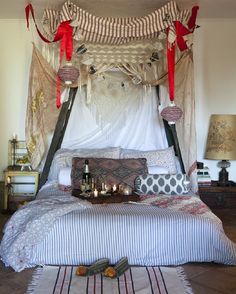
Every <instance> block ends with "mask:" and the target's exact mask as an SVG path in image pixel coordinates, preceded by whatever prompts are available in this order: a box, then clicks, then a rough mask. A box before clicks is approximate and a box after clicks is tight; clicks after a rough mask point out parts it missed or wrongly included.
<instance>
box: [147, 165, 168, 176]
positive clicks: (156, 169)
mask: <svg viewBox="0 0 236 294" xmlns="http://www.w3.org/2000/svg"><path fill="white" fill-rule="evenodd" d="M148 173H149V174H152V175H153V174H156V175H166V174H168V173H169V171H168V168H166V167H163V166H159V165H153V166H150V165H148Z"/></svg>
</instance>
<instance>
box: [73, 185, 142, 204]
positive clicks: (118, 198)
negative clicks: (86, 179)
mask: <svg viewBox="0 0 236 294" xmlns="http://www.w3.org/2000/svg"><path fill="white" fill-rule="evenodd" d="M72 195H73V196H75V197H78V198H80V199H83V200H87V201H89V202H91V203H92V204H102V203H122V202H128V201H135V202H137V201H139V196H138V195H137V194H132V195H123V194H119V193H113V194H110V195H99V196H98V197H94V196H91V197H84V196H83V195H81V191H80V190H76V189H74V190H72Z"/></svg>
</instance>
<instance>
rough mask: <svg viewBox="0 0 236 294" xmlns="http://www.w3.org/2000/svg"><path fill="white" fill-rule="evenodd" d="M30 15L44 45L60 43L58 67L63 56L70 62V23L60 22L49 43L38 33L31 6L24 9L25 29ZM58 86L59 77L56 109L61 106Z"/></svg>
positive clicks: (71, 31) (71, 29) (71, 44)
mask: <svg viewBox="0 0 236 294" xmlns="http://www.w3.org/2000/svg"><path fill="white" fill-rule="evenodd" d="M30 13H31V15H32V18H33V21H34V24H35V27H36V30H37V32H38V34H39V36H40V38H41V39H42V40H43V41H44V42H46V43H54V42H58V41H60V65H61V63H62V59H63V56H64V54H66V60H67V61H70V60H71V58H72V53H73V28H72V27H71V25H70V21H64V22H62V23H61V24H60V25H59V27H58V29H57V32H56V35H55V37H54V39H53V41H49V40H48V39H46V38H45V37H44V36H43V35H42V33H41V32H40V30H39V28H38V26H37V24H36V21H35V16H34V9H33V7H32V5H31V4H28V5H27V6H26V8H25V15H26V21H27V28H28V29H29V15H30ZM60 84H61V81H60V79H59V77H58V76H57V101H56V104H57V108H60V106H61V99H60V97H61V93H60Z"/></svg>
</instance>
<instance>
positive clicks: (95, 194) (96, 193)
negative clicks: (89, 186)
mask: <svg viewBox="0 0 236 294" xmlns="http://www.w3.org/2000/svg"><path fill="white" fill-rule="evenodd" d="M93 195H94V197H98V190H97V189H95V190H94V191H93Z"/></svg>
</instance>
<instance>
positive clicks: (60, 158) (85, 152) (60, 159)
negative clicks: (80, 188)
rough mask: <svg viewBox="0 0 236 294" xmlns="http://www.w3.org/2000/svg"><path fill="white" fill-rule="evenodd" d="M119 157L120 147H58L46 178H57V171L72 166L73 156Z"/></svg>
mask: <svg viewBox="0 0 236 294" xmlns="http://www.w3.org/2000/svg"><path fill="white" fill-rule="evenodd" d="M76 156H77V157H85V158H87V157H96V158H120V147H108V148H101V149H74V150H70V149H59V150H58V151H57V152H56V154H55V156H54V158H53V161H52V165H51V168H50V172H49V176H48V180H49V181H51V180H58V175H59V171H60V170H61V169H63V168H65V167H70V168H71V166H72V158H73V157H76Z"/></svg>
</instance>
